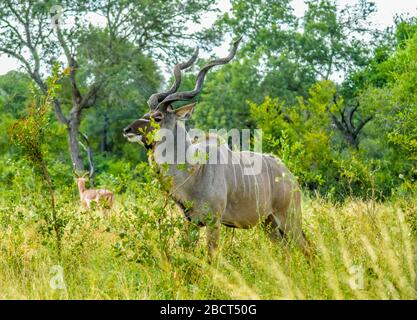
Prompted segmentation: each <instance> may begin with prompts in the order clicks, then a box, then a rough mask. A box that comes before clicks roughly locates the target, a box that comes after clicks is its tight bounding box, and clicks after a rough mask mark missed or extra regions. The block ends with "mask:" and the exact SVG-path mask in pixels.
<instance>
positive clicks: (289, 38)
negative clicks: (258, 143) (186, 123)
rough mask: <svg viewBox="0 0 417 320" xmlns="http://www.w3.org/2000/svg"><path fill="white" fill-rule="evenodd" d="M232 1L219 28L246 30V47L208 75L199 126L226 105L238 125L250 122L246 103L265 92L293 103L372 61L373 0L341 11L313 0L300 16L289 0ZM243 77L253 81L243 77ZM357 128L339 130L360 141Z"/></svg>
mask: <svg viewBox="0 0 417 320" xmlns="http://www.w3.org/2000/svg"><path fill="white" fill-rule="evenodd" d="M231 3H232V9H231V11H230V12H227V13H225V14H224V15H223V16H221V17H220V18H219V20H218V21H217V22H216V27H217V28H219V29H220V30H222V31H223V32H229V33H231V34H233V35H236V34H243V35H244V40H245V45H244V46H243V47H242V49H241V50H240V51H239V53H238V58H239V60H240V61H235V62H233V63H232V64H231V65H230V66H228V67H227V68H224V71H219V72H218V73H217V74H216V75H213V76H210V78H209V80H208V82H207V85H206V88H205V94H203V95H202V97H201V103H200V106H201V110H202V111H201V113H200V112H197V114H196V116H197V123H198V124H199V125H200V126H207V125H208V124H209V123H206V121H209V122H210V124H211V123H212V122H213V121H211V120H210V119H211V117H210V115H211V114H213V115H214V114H216V112H217V113H220V115H223V114H224V112H223V111H222V107H223V106H224V110H226V108H227V109H228V110H233V114H239V115H240V117H239V118H237V119H238V121H237V122H236V123H237V124H238V126H237V127H238V128H240V127H241V126H244V125H247V124H251V121H250V119H249V118H248V117H247V115H248V109H249V108H248V105H247V103H246V101H248V100H249V101H255V102H257V103H260V102H261V101H262V100H263V98H264V97H265V96H271V97H277V98H279V99H280V100H282V101H285V102H286V103H287V104H288V105H295V104H297V101H298V98H299V97H303V98H305V99H307V98H308V96H309V89H310V88H311V86H313V85H314V84H315V83H316V82H317V81H322V80H329V79H330V78H334V77H335V75H336V74H339V75H343V74H344V73H349V72H352V71H353V70H358V69H359V68H361V67H363V66H364V65H365V64H366V63H367V61H368V56H369V53H370V52H369V51H370V46H368V45H367V44H366V42H365V41H364V40H363V38H364V37H363V35H364V34H365V33H367V32H368V31H369V29H370V28H369V25H368V22H367V19H368V17H369V15H370V14H371V13H372V12H373V11H374V10H375V6H374V4H373V3H372V2H369V1H360V3H359V4H357V5H354V6H348V7H346V8H344V9H340V8H338V7H337V6H336V2H335V1H330V0H310V1H307V5H308V6H307V11H306V13H305V15H304V16H303V17H301V18H297V17H296V16H295V15H294V13H293V9H292V7H291V1H289V0H284V1H265V0H256V1H244V0H233V1H231ZM242 60H244V62H243V63H242ZM235 64H236V65H237V66H234V65H235ZM238 64H241V65H242V66H243V64H244V65H245V66H250V68H251V70H250V71H249V70H242V69H241V68H239V66H238ZM226 72H227V78H226V79H227V81H224V78H225V73H226ZM243 75H244V76H246V77H247V78H248V79H249V80H248V81H246V82H245V81H243V80H242V79H241V78H242V77H243ZM222 77H223V79H222ZM234 79H240V80H237V81H236V80H234ZM237 83H239V85H237ZM253 83H256V85H255V86H253V85H252V84H253ZM232 92H233V94H231V93H232ZM347 104H348V105H351V106H352V107H349V108H348V109H349V110H354V112H353V113H354V114H356V116H355V118H356V119H360V118H361V116H360V112H359V109H358V108H356V109H355V107H354V106H355V104H354V103H353V102H351V101H348V102H347ZM203 105H204V110H203V107H202V106H203ZM349 110H347V109H346V113H348V112H350V111H349ZM245 116H246V118H245ZM347 117H348V118H350V116H347ZM352 119H353V117H352ZM339 120H342V119H339ZM223 122H224V121H223ZM223 122H222V123H223ZM353 127H354V125H353V126H349V129H347V130H346V129H345V128H343V127H342V126H340V129H343V132H346V134H347V135H346V137H347V138H349V139H353V140H352V144H356V138H354V137H356V136H357V133H355V131H354V130H353V129H352V128H353ZM359 127H360V125H359V124H358V128H359Z"/></svg>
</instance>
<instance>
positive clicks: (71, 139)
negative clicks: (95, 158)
mask: <svg viewBox="0 0 417 320" xmlns="http://www.w3.org/2000/svg"><path fill="white" fill-rule="evenodd" d="M80 118H81V117H80V112H73V111H71V113H70V118H69V121H68V144H69V151H70V155H71V160H72V164H73V166H74V170H75V171H84V170H85V168H84V162H83V158H82V156H81V152H80V145H79V136H78V134H79V133H78V131H79V127H80Z"/></svg>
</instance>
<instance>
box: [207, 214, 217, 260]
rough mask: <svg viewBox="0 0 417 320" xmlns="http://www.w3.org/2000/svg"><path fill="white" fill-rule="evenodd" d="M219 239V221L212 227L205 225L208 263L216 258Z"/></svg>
mask: <svg viewBox="0 0 417 320" xmlns="http://www.w3.org/2000/svg"><path fill="white" fill-rule="evenodd" d="M219 237H220V219H218V220H217V221H216V222H215V223H214V225H207V250H208V259H209V262H211V261H213V260H214V259H215V257H216V253H217V248H218V246H219Z"/></svg>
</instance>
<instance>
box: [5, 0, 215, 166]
mask: <svg viewBox="0 0 417 320" xmlns="http://www.w3.org/2000/svg"><path fill="white" fill-rule="evenodd" d="M213 2H214V1H213V0H185V1H179V0H177V1H163V0H156V1H152V2H151V1H148V0H143V1H133V0H125V1H111V0H108V1H104V0H103V1H92V0H76V1H69V0H68V1H60V2H58V4H60V5H61V6H53V5H55V4H57V2H55V1H48V0H47V1H35V0H29V1H25V2H21V1H20V0H4V1H2V2H1V3H0V29H1V31H2V37H1V38H0V52H1V53H4V54H7V55H9V56H12V57H14V58H16V59H17V60H18V61H19V62H20V63H21V65H22V67H23V69H24V70H25V72H27V74H29V75H30V77H31V78H32V79H33V80H34V81H35V83H36V84H37V85H38V86H39V88H40V89H41V90H42V91H43V92H44V93H46V92H47V90H48V87H47V84H46V82H45V76H44V73H45V72H47V71H48V68H50V67H51V65H52V63H53V61H56V60H59V59H60V58H61V56H63V57H64V60H65V65H66V67H67V68H69V70H70V73H69V76H68V78H67V81H68V85H69V88H70V96H69V97H70V106H69V107H67V106H66V104H65V103H66V102H67V101H63V100H62V99H61V97H60V96H58V97H57V98H55V99H54V101H53V107H54V113H55V116H56V118H57V120H58V121H59V122H61V123H62V124H64V125H65V126H66V128H67V131H68V144H69V150H70V155H71V160H72V162H73V165H74V168H75V169H76V170H79V171H82V170H84V164H83V159H82V156H81V153H80V146H79V130H80V124H81V119H82V116H83V113H84V111H85V110H87V109H89V108H91V107H93V106H95V105H96V101H97V98H98V97H99V95H100V93H101V91H102V90H103V88H104V87H105V86H106V83H107V82H108V81H109V77H108V74H106V72H105V70H106V69H108V68H109V67H110V68H111V67H112V66H113V67H114V66H116V65H118V64H121V63H123V62H122V61H117V60H116V57H115V56H114V55H113V52H114V51H113V50H112V48H113V46H114V45H115V43H117V41H125V42H126V41H127V42H130V43H132V44H133V45H134V46H135V50H134V51H131V53H132V54H135V53H137V54H146V53H154V54H158V55H159V56H161V55H163V54H171V55H173V54H177V53H178V52H181V51H182V50H183V49H184V46H182V45H181V41H182V40H183V39H184V38H187V39H200V38H204V36H203V34H202V33H197V34H190V33H187V32H186V31H187V30H186V28H185V26H184V24H185V22H186V21H187V20H193V21H195V22H197V17H199V15H200V14H201V12H202V11H207V10H210V9H211V6H212V4H213ZM91 14H94V15H96V16H99V17H101V19H103V20H104V21H105V23H104V27H102V28H101V29H102V31H103V32H104V33H105V34H106V37H105V40H106V41H105V42H103V43H97V44H98V45H99V46H101V47H106V50H104V53H105V55H104V56H103V59H102V60H101V61H95V62H96V63H98V64H97V65H95V66H94V69H95V70H96V71H100V70H102V69H103V72H95V73H91V75H92V76H91V77H85V76H83V75H80V70H81V69H82V68H83V67H84V63H85V62H86V60H82V59H80V56H79V49H80V48H81V45H80V44H81V43H82V42H83V39H85V37H86V34H87V33H88V32H89V31H91V28H90V27H89V26H90V25H91V22H90V21H89V20H88V16H89V15H91ZM70 18H71V19H72V21H71V23H69V22H68V21H69V20H70ZM51 20H52V26H51ZM63 21H67V22H68V23H67V24H65V25H63V24H62V22H63ZM96 40H97V39H96ZM101 40H103V39H101ZM133 60H134V59H133ZM124 63H129V61H125V62H124ZM85 67H86V68H84V71H86V70H87V69H88V67H89V65H88V64H87V65H86V66H85ZM113 71H114V70H113Z"/></svg>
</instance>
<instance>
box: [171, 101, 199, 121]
mask: <svg viewBox="0 0 417 320" xmlns="http://www.w3.org/2000/svg"><path fill="white" fill-rule="evenodd" d="M196 104H197V102H193V103H190V104H187V105H185V106H183V107H181V108H178V109H175V110H174V113H175V115H176V116H177V118H178V119H179V120H188V119H190V118H191V116H192V115H193V112H194V107H195V105H196Z"/></svg>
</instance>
